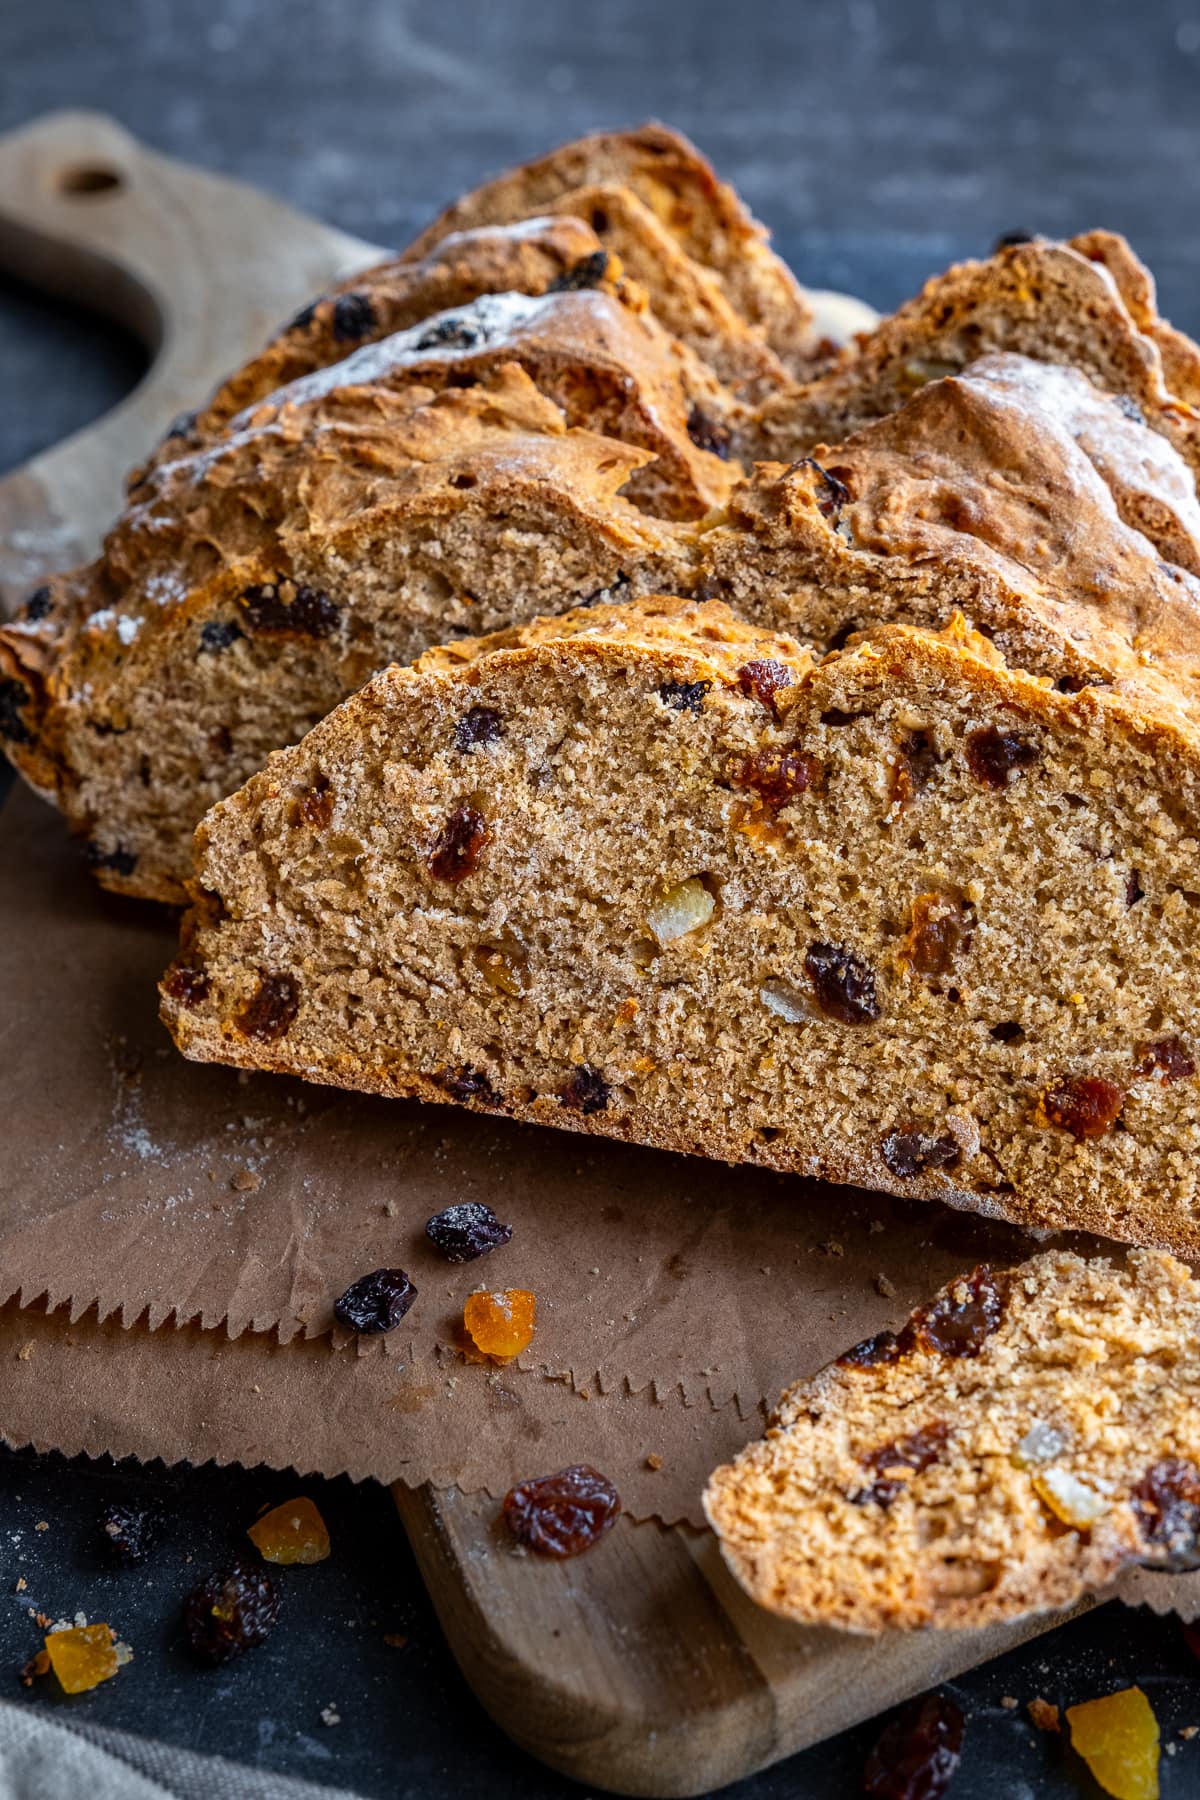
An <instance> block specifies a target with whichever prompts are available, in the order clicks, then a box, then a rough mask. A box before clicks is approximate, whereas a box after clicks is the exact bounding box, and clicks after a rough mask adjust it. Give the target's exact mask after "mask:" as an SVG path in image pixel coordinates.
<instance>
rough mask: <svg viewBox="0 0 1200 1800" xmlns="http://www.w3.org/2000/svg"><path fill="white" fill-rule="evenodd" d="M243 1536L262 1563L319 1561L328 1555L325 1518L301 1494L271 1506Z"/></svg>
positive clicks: (327, 1534)
mask: <svg viewBox="0 0 1200 1800" xmlns="http://www.w3.org/2000/svg"><path fill="white" fill-rule="evenodd" d="M246 1535H247V1537H248V1538H249V1539H250V1541H251V1543H252V1544H253V1545H254V1547H255V1549H256V1550H257V1551H258V1553H259V1555H260V1556H261V1557H262V1558H263V1560H264V1561H265V1562H270V1563H319V1562H324V1561H325V1558H326V1557H327V1556H328V1555H329V1531H328V1529H327V1527H326V1524H325V1521H324V1519H323V1518H322V1517H321V1515H320V1513H319V1511H318V1510H317V1508H316V1506H315V1505H314V1504H313V1502H312V1501H311V1500H309V1499H306V1498H305V1496H304V1495H301V1496H300V1498H299V1499H297V1500H288V1501H285V1502H284V1504H283V1505H282V1506H275V1507H272V1509H271V1511H270V1512H267V1513H264V1514H263V1516H262V1518H261V1519H256V1520H255V1521H254V1523H253V1525H251V1527H250V1529H249V1531H248V1532H247V1534H246Z"/></svg>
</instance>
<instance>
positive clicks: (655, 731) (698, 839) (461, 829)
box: [164, 601, 1200, 1250]
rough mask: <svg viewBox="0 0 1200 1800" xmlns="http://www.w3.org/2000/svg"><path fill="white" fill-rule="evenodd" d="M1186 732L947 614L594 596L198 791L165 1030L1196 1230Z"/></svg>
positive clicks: (905, 1190)
mask: <svg viewBox="0 0 1200 1800" xmlns="http://www.w3.org/2000/svg"><path fill="white" fill-rule="evenodd" d="M1198 829H1200V750H1198V747H1197V744H1196V741H1195V738H1194V735H1193V734H1191V733H1190V732H1187V731H1185V730H1184V729H1182V728H1181V727H1180V725H1179V724H1178V723H1177V722H1176V721H1174V720H1173V719H1172V718H1171V717H1169V716H1166V715H1164V716H1162V717H1158V718H1154V717H1151V716H1149V715H1148V714H1147V713H1145V712H1144V711H1138V710H1135V709H1134V708H1133V707H1131V706H1129V705H1127V704H1126V703H1125V702H1124V701H1123V700H1122V699H1121V698H1120V697H1119V696H1117V695H1115V694H1114V693H1112V692H1111V691H1109V690H1107V689H1103V688H1085V689H1083V690H1082V691H1081V692H1079V693H1068V694H1064V693H1059V692H1057V691H1056V690H1055V689H1054V688H1052V687H1051V686H1050V685H1049V684H1048V683H1047V682H1045V681H1044V680H1041V679H1038V678H1035V677H1032V676H1030V675H1027V674H1024V673H1022V672H1021V671H1019V670H1013V669H1010V668H1008V667H1007V666H1006V665H1005V664H1004V663H1003V662H1002V660H1001V659H1000V658H999V657H998V656H997V653H996V652H995V650H994V649H993V648H992V647H991V646H990V645H989V644H987V643H986V641H985V640H983V639H981V638H978V637H977V636H976V635H975V634H973V633H971V632H970V631H969V630H968V629H966V628H965V627H964V626H963V625H962V624H961V622H960V623H958V624H957V625H955V626H954V627H953V628H952V629H951V630H949V631H948V632H947V633H944V634H935V633H931V632H928V631H924V630H920V629H916V628H912V627H905V626H887V627H881V628H879V629H878V630H877V631H875V632H872V633H870V634H867V635H866V636H864V637H863V638H861V639H858V640H855V641H853V642H852V643H850V644H849V645H847V646H846V647H845V648H844V649H841V650H838V651H835V652H833V653H831V654H829V655H826V656H825V657H824V658H821V659H816V658H814V657H813V656H812V655H811V654H810V653H809V652H807V651H806V650H805V649H803V648H802V647H801V646H800V645H798V644H795V643H788V642H787V641H786V640H783V639H779V638H763V637H762V636H761V635H760V634H758V633H756V632H755V631H754V629H753V628H752V627H749V626H747V625H744V624H741V623H739V622H737V621H736V620H734V619H733V618H732V617H731V616H729V615H728V614H727V613H726V612H725V611H724V609H723V608H722V607H720V606H719V605H716V604H713V603H709V604H708V605H698V604H694V603H693V604H689V603H686V602H680V601H675V602H669V601H663V602H660V603H658V604H657V605H655V604H654V603H652V602H646V603H642V604H641V605H636V606H629V607H614V608H605V607H596V608H594V609H588V610H585V611H583V612H581V613H578V614H576V615H573V616H572V617H570V618H568V619H566V620H558V621H547V622H543V623H542V624H540V625H537V626H534V627H531V628H529V629H528V630H527V631H517V632H512V633H508V634H506V635H505V636H504V637H503V638H502V639H501V640H500V642H499V644H498V645H497V644H491V645H489V643H488V642H487V641H484V642H482V643H480V644H478V645H476V646H463V645H459V646H456V647H452V648H450V649H448V650H445V651H434V652H432V653H430V655H429V656H428V657H427V658H425V659H423V660H422V661H421V662H419V663H418V664H417V665H416V666H415V667H413V668H411V669H406V670H402V669H389V670H386V671H384V672H383V673H382V674H380V675H378V676H377V677H376V678H375V679H374V680H373V681H371V682H370V683H369V684H368V685H367V687H366V688H365V689H363V691H362V692H361V693H360V694H358V695H356V696H354V697H353V698H352V699H350V700H349V701H347V702H346V703H345V704H344V705H343V706H341V707H339V708H338V709H337V710H336V711H335V712H334V713H332V714H331V715H330V717H329V718H328V719H326V720H325V721H324V722H323V723H322V724H321V725H319V726H318V727H317V728H316V729H315V730H314V731H312V732H311V733H310V734H309V735H308V736H307V737H306V738H305V739H304V740H303V741H302V743H300V744H299V745H297V746H295V747H294V748H293V749H291V750H287V751H284V752H281V753H280V754H278V755H277V756H275V757H273V758H272V759H271V761H270V762H269V763H268V765H267V768H266V769H265V770H264V771H263V772H262V773H261V774H259V775H257V776H255V777H254V779H253V780H251V781H250V782H249V783H248V784H247V786H246V787H245V788H244V789H242V790H241V791H240V792H239V793H238V794H236V795H234V796H232V797H231V798H230V799H228V800H227V801H224V802H222V803H221V804H220V805H219V806H218V807H216V808H215V809H214V810H213V811H212V812H211V813H210V814H209V815H208V817H207V818H206V819H205V820H204V822H203V823H202V825H201V827H200V829H199V831H198V833H197V841H196V851H197V857H196V875H195V884H196V885H195V892H196V905H195V908H194V910H193V912H192V913H191V915H190V916H189V918H188V920H187V923H186V926H185V931H184V941H183V948H182V954H181V959H180V961H179V963H178V964H177V966H176V967H175V968H173V969H172V971H171V972H170V973H169V974H168V976H167V977H166V978H165V982H164V996H165V998H164V1016H165V1018H166V1020H167V1022H168V1024H169V1026H170V1029H171V1030H172V1032H173V1034H174V1036H175V1038H176V1041H177V1043H178V1044H179V1046H180V1048H181V1049H182V1050H183V1051H184V1052H185V1053H186V1054H187V1055H189V1056H192V1057H196V1058H199V1059H202V1060H210V1061H222V1062H229V1063H233V1064H238V1065H241V1066H246V1067H260V1068H267V1069H278V1070H282V1071H287V1072H290V1073H293V1074H298V1075H302V1076H305V1077H307V1078H309V1079H311V1080H314V1081H324V1082H331V1083H335V1084H338V1085H342V1086H346V1087H352V1088H362V1089H365V1090H369V1091H374V1092H379V1093H392V1094H411V1095H417V1096H420V1097H423V1098H427V1099H435V1100H439V1099H440V1100H445V1099H452V1100H458V1101H462V1102H464V1103H466V1104H469V1105H472V1106H475V1107H479V1108H482V1109H485V1110H489V1111H499V1112H504V1113H507V1114H509V1115H511V1116H513V1117H515V1118H521V1119H527V1120H531V1121H534V1122H539V1123H544V1124H552V1125H564V1126H568V1127H570V1128H572V1129H577V1130H585V1131H592V1132H601V1133H605V1134H608V1135H612V1136H615V1137H621V1138H626V1139H630V1140H633V1141H636V1142H639V1143H644V1144H651V1145H658V1146H660V1147H662V1148H664V1149H671V1150H682V1151H689V1152H694V1153H697V1154H702V1155H707V1156H715V1157H719V1158H724V1159H726V1160H728V1161H730V1162H739V1161H748V1162H756V1163H760V1164H764V1165H766V1166H768V1167H772V1168H776V1169H780V1170H784V1171H795V1172H797V1173H803V1174H808V1175H816V1176H821V1177H824V1178H826V1179H829V1180H834V1181H851V1182H855V1183H857V1184H859V1185H862V1186H867V1187H882V1188H887V1189H889V1190H891V1191H893V1192H895V1193H899V1194H908V1195H913V1196H919V1197H927V1198H935V1199H942V1200H946V1201H949V1202H950V1203H952V1204H955V1205H959V1206H966V1207H973V1208H976V1209H979V1210H982V1211H984V1212H987V1213H990V1214H993V1215H997V1216H1003V1217H1005V1218H1008V1219H1012V1220H1014V1221H1016V1222H1018V1223H1021V1224H1025V1225H1039V1226H1045V1225H1056V1226H1077V1227H1086V1228H1088V1229H1092V1230H1095V1231H1098V1232H1103V1233H1106V1234H1107V1235H1109V1236H1112V1237H1117V1238H1129V1239H1134V1240H1137V1241H1141V1242H1144V1243H1149V1244H1159V1245H1165V1246H1171V1247H1175V1248H1178V1249H1181V1250H1187V1249H1195V1248H1198V1247H1200V1228H1198V1206H1200V1191H1198V1188H1200V1183H1198V1175H1197V1171H1198V1168H1200V1164H1198V1162H1197V1149H1198V1148H1200V1108H1198V1106H1197V1083H1196V1078H1195V1062H1194V1057H1195V1049H1196V1044H1197V1035H1198V1032H1200V1017H1198V1016H1197V1013H1198V1008H1200V999H1198V997H1197V994H1196V989H1195V983H1194V981H1193V980H1192V971H1193V970H1194V968H1195V966H1196V956H1197V952H1198V951H1200V909H1198V908H1197V907H1196V905H1195V904H1194V900H1195V895H1194V891H1193V887H1192V884H1193V883H1194V881H1195V842H1196V835H1197V831H1198Z"/></svg>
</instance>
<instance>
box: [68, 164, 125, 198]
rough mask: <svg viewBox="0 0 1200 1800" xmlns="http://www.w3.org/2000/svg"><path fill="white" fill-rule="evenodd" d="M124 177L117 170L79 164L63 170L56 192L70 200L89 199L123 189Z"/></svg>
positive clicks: (96, 165) (97, 165) (98, 165)
mask: <svg viewBox="0 0 1200 1800" xmlns="http://www.w3.org/2000/svg"><path fill="white" fill-rule="evenodd" d="M124 185H125V177H124V176H123V175H122V174H121V173H120V171H119V170H117V169H106V168H103V167H102V166H101V165H100V164H99V163H80V164H77V165H76V166H75V167H74V168H70V169H63V170H62V172H61V174H60V175H59V177H58V191H59V193H60V194H69V195H70V196H71V197H72V198H82V199H90V198H91V196H92V195H93V194H111V193H112V191H113V189H114V188H119V187H124Z"/></svg>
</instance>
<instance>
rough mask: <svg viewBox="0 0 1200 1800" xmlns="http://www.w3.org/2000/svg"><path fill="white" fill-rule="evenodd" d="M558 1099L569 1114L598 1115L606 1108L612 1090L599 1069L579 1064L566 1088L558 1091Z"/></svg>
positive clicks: (586, 1064) (587, 1064)
mask: <svg viewBox="0 0 1200 1800" xmlns="http://www.w3.org/2000/svg"><path fill="white" fill-rule="evenodd" d="M558 1097H559V1099H560V1100H561V1101H562V1103H563V1105H564V1106H565V1107H568V1108H569V1109H570V1111H571V1112H578V1113H598V1112H604V1110H605V1109H606V1107H607V1106H608V1102H609V1100H610V1099H611V1097H612V1090H611V1089H610V1087H609V1085H608V1083H607V1081H605V1079H604V1077H603V1075H601V1073H600V1071H599V1069H593V1068H592V1067H591V1065H590V1064H589V1063H581V1064H580V1066H579V1067H578V1068H577V1069H576V1070H575V1073H574V1074H573V1075H572V1076H571V1079H570V1080H569V1081H568V1082H567V1084H566V1086H565V1087H563V1088H560V1089H559V1094H558Z"/></svg>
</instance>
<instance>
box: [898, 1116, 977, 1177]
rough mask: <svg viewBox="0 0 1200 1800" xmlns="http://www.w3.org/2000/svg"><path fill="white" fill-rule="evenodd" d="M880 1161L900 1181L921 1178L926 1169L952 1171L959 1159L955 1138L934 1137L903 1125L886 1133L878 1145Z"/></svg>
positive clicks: (959, 1150)
mask: <svg viewBox="0 0 1200 1800" xmlns="http://www.w3.org/2000/svg"><path fill="white" fill-rule="evenodd" d="M880 1150H881V1153H882V1155H883V1160H884V1162H885V1163H886V1164H887V1166H888V1168H889V1169H890V1170H891V1171H892V1174H893V1175H898V1176H899V1178H900V1180H901V1181H911V1180H912V1179H913V1178H914V1176H917V1175H924V1173H925V1171H926V1170H927V1169H952V1168H953V1167H954V1165H955V1164H956V1163H957V1162H958V1160H959V1158H960V1157H961V1156H962V1145H961V1144H960V1143H959V1141H958V1139H957V1138H953V1137H950V1136H949V1134H947V1135H946V1136H945V1137H934V1136H933V1135H932V1134H931V1133H929V1132H925V1131H922V1130H921V1127H920V1126H919V1125H905V1126H903V1127H902V1128H901V1129H900V1130H899V1131H889V1132H888V1134H887V1136H886V1137H885V1138H884V1140H883V1142H882V1144H881V1145H880Z"/></svg>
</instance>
